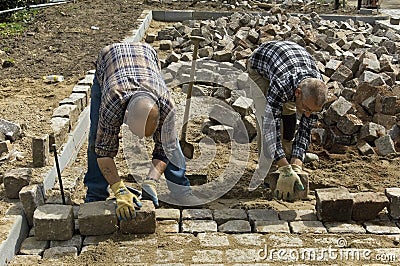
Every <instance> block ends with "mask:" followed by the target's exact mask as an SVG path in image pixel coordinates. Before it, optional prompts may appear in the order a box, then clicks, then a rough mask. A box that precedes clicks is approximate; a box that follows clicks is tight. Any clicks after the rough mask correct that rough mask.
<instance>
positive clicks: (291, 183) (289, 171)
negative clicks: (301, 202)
mask: <svg viewBox="0 0 400 266" xmlns="http://www.w3.org/2000/svg"><path fill="white" fill-rule="evenodd" d="M294 169H296V170H294ZM299 169H300V171H301V168H300V166H297V165H296V166H293V165H285V166H281V167H279V168H278V171H279V177H278V181H277V183H276V189H275V193H274V194H275V196H276V198H277V199H283V200H286V201H291V200H293V199H294V190H295V187H296V188H297V189H298V190H304V187H303V184H302V183H301V180H300V177H299V176H298V174H297V173H296V171H299Z"/></svg>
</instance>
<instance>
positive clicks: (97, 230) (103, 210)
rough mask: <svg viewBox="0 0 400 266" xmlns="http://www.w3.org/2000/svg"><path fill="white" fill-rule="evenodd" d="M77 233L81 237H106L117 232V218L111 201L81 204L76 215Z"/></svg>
mask: <svg viewBox="0 0 400 266" xmlns="http://www.w3.org/2000/svg"><path fill="white" fill-rule="evenodd" d="M78 221H79V231H80V233H81V234H82V235H85V236H90V235H107V234H111V233H113V232H115V231H117V216H116V215H115V205H114V203H113V202H112V201H97V202H89V203H84V204H81V206H80V208H79V213H78Z"/></svg>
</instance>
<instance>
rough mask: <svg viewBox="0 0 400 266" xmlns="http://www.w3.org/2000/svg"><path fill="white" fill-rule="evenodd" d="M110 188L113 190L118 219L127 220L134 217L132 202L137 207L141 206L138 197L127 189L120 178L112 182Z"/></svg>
mask: <svg viewBox="0 0 400 266" xmlns="http://www.w3.org/2000/svg"><path fill="white" fill-rule="evenodd" d="M111 190H112V191H113V192H114V195H115V198H116V201H117V209H116V211H115V212H116V214H117V217H118V219H119V220H124V221H127V220H131V219H132V218H134V217H135V207H134V206H133V203H135V204H136V205H137V206H138V207H142V203H141V202H140V201H139V199H138V198H137V197H136V196H135V195H134V194H132V193H131V192H129V191H128V189H127V188H126V187H125V185H124V182H122V180H121V181H119V182H117V183H114V184H113V185H112V186H111Z"/></svg>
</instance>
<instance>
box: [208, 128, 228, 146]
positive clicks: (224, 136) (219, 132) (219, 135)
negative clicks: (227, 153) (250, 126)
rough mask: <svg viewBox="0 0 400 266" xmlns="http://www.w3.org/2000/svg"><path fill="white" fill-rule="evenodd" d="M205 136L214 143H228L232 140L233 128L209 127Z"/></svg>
mask: <svg viewBox="0 0 400 266" xmlns="http://www.w3.org/2000/svg"><path fill="white" fill-rule="evenodd" d="M207 135H208V136H209V137H210V138H211V139H213V140H214V141H216V142H220V143H228V142H231V140H232V137H231V136H232V135H233V127H230V126H224V125H215V126H210V127H209V128H208V134H207Z"/></svg>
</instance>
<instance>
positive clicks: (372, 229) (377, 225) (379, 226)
mask: <svg viewBox="0 0 400 266" xmlns="http://www.w3.org/2000/svg"><path fill="white" fill-rule="evenodd" d="M364 226H365V229H367V233H370V234H377V235H395V234H400V228H399V227H397V226H396V224H395V223H394V222H391V221H371V222H365V223H364Z"/></svg>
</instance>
